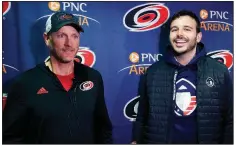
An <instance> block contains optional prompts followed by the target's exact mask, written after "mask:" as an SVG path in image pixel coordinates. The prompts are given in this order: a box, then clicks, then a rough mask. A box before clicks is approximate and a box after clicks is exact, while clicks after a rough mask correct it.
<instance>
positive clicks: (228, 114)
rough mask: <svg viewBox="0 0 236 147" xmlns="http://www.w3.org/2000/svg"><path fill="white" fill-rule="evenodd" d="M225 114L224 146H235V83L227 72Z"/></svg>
mask: <svg viewBox="0 0 236 147" xmlns="http://www.w3.org/2000/svg"><path fill="white" fill-rule="evenodd" d="M225 85H226V86H225V89H226V93H225V95H226V101H225V107H224V108H225V114H224V126H223V127H224V130H223V131H224V136H223V144H233V83H232V80H231V78H230V75H229V72H228V70H227V72H225Z"/></svg>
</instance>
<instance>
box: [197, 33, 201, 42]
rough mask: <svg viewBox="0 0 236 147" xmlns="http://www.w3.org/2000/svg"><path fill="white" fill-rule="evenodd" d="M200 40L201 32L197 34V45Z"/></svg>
mask: <svg viewBox="0 0 236 147" xmlns="http://www.w3.org/2000/svg"><path fill="white" fill-rule="evenodd" d="M201 40H202V32H199V33H198V34H197V42H198V43H199V42H200V41H201Z"/></svg>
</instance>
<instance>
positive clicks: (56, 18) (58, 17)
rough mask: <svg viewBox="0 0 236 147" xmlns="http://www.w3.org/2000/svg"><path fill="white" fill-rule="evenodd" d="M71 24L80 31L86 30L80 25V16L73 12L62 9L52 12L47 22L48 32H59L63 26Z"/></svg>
mask: <svg viewBox="0 0 236 147" xmlns="http://www.w3.org/2000/svg"><path fill="white" fill-rule="evenodd" d="M65 25H70V26H72V27H74V28H75V29H76V30H77V31H78V32H79V33H80V32H84V29H83V28H82V27H81V26H80V25H79V21H78V17H76V16H74V15H73V14H70V13H67V12H64V11H61V12H56V13H54V14H52V15H51V16H50V17H49V18H48V20H47V22H46V33H47V34H50V33H52V32H57V31H58V30H59V29H60V28H61V27H63V26H65Z"/></svg>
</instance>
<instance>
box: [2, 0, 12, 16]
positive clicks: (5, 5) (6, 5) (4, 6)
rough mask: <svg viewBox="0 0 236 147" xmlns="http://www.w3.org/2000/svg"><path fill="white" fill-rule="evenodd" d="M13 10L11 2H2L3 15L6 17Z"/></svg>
mask: <svg viewBox="0 0 236 147" xmlns="http://www.w3.org/2000/svg"><path fill="white" fill-rule="evenodd" d="M10 9H11V2H2V15H3V16H4V15H5V14H7V12H8V11H9V10H10Z"/></svg>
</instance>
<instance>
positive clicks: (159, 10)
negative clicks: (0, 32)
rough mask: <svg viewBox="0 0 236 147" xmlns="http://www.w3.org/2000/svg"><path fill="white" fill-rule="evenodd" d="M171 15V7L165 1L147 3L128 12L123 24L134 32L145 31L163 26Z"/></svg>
mask: <svg viewBox="0 0 236 147" xmlns="http://www.w3.org/2000/svg"><path fill="white" fill-rule="evenodd" d="M169 16H170V12H169V9H168V8H167V7H166V6H165V5H164V4H163V3H147V4H142V5H138V6H136V7H134V8H131V9H130V10H129V11H128V12H126V14H125V15H124V18H123V24H124V26H125V27H126V28H127V29H129V30H130V31H132V32H144V31H149V30H153V29H156V28H158V27H160V26H162V25H163V24H165V22H166V21H167V20H168V18H169Z"/></svg>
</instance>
